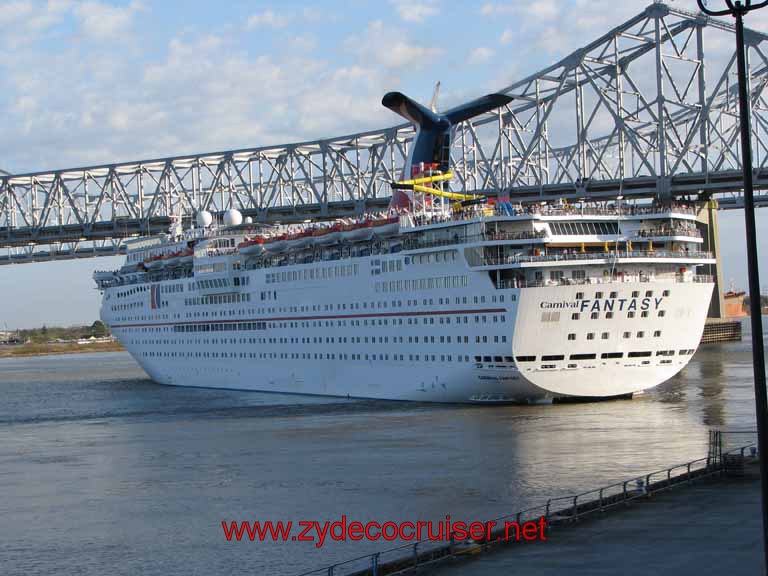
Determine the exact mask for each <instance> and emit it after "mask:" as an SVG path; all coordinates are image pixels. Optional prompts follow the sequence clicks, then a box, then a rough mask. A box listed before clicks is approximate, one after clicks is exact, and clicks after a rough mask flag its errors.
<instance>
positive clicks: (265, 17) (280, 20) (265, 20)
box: [246, 10, 289, 30]
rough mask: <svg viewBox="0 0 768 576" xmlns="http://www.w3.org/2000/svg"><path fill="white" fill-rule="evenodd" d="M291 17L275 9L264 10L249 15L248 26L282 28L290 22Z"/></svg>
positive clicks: (250, 27) (251, 27) (249, 27)
mask: <svg viewBox="0 0 768 576" xmlns="http://www.w3.org/2000/svg"><path fill="white" fill-rule="evenodd" d="M288 21H289V18H288V16H286V15H284V14H278V13H277V12H274V11H273V10H265V11H264V12H258V13H256V14H252V15H251V16H249V17H248V21H247V22H246V27H247V28H248V29H249V30H253V29H254V28H259V27H261V26H264V27H267V28H282V27H284V26H286V25H287V24H288Z"/></svg>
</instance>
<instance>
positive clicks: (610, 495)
mask: <svg viewBox="0 0 768 576" xmlns="http://www.w3.org/2000/svg"><path fill="white" fill-rule="evenodd" d="M755 446H756V443H755V442H750V443H749V444H746V445H744V446H739V447H737V448H734V449H732V450H729V451H728V452H722V454H720V455H719V456H715V455H713V454H712V450H711V448H710V454H709V455H707V456H706V457H704V458H697V459H695V460H690V461H688V462H683V463H681V464H676V465H674V466H669V467H667V468H662V469H658V470H655V471H653V472H650V473H648V474H642V475H640V476H635V477H632V478H628V479H626V480H623V481H621V482H615V483H613V484H608V485H605V486H601V487H599V488H595V489H594V490H587V491H584V492H579V493H576V494H570V495H567V496H560V497H556V498H550V499H548V500H547V501H545V502H541V503H540V504H538V505H535V506H531V507H529V508H526V509H525V510H520V511H519V512H514V513H512V514H506V515H504V516H499V517H498V518H494V519H491V520H487V521H485V522H481V523H482V524H483V525H484V526H489V525H490V526H492V529H491V531H490V535H488V534H486V536H485V537H484V538H481V539H479V540H465V541H463V542H457V541H455V540H453V539H450V540H448V541H446V540H429V539H424V540H419V541H418V542H409V543H407V544H403V545H400V546H396V547H393V548H389V549H387V550H383V551H381V552H374V553H372V554H365V555H362V556H358V557H357V558H352V559H351V560H346V561H343V562H337V563H336V564H333V565H331V566H326V567H323V568H319V569H316V570H310V571H309V572H303V573H301V574H300V575H299V576H363V575H367V576H380V575H383V574H390V575H394V574H406V573H414V572H415V571H417V570H419V569H420V568H424V567H427V566H429V565H434V564H436V563H438V562H442V561H446V560H449V559H452V558H460V557H462V556H465V555H467V554H478V553H482V552H486V551H489V550H491V549H494V548H495V547H498V546H503V545H504V543H505V541H506V532H507V527H508V523H509V525H511V526H514V524H512V523H516V524H517V526H518V527H522V526H523V525H524V524H525V523H526V522H535V523H537V524H538V523H539V522H540V521H542V520H543V521H544V523H545V527H546V529H547V530H549V529H551V528H552V527H553V526H563V525H567V524H572V523H574V522H576V521H577V520H579V519H581V518H585V517H588V516H591V515H593V514H602V513H604V512H606V511H608V510H611V509H614V508H621V507H624V506H629V505H631V503H633V502H635V501H639V500H647V499H650V498H651V497H652V496H653V495H655V494H659V493H662V492H665V491H667V490H673V489H675V488H680V487H684V486H690V485H691V484H693V483H694V482H697V481H700V480H704V479H708V478H712V477H716V476H725V475H727V474H729V466H728V464H727V463H728V462H729V461H730V460H734V459H738V460H739V461H740V462H747V461H754V460H755V458H757V457H758V454H757V451H756V449H755ZM492 523H493V524H492ZM467 524H469V523H467ZM510 542H514V540H510Z"/></svg>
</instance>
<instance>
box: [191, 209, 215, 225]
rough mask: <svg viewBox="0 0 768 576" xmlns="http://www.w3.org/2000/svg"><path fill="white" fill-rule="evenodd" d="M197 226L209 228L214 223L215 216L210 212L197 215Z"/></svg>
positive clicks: (204, 211) (205, 211)
mask: <svg viewBox="0 0 768 576" xmlns="http://www.w3.org/2000/svg"><path fill="white" fill-rule="evenodd" d="M195 220H196V221H197V225H198V226H200V227H201V228H207V227H208V226H210V225H211V224H212V223H213V215H212V214H211V213H210V212H208V210H202V211H200V212H198V213H197V218H196V219H195Z"/></svg>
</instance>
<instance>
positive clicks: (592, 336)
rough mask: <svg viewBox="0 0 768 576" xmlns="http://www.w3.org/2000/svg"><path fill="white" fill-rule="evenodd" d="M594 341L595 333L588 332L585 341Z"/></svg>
mask: <svg viewBox="0 0 768 576" xmlns="http://www.w3.org/2000/svg"><path fill="white" fill-rule="evenodd" d="M594 339H595V333H594V332H589V333H588V334H587V340H594Z"/></svg>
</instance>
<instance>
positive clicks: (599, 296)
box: [595, 292, 603, 300]
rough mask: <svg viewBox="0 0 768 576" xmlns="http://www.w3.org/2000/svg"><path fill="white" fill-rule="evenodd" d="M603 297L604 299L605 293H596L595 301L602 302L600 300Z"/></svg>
mask: <svg viewBox="0 0 768 576" xmlns="http://www.w3.org/2000/svg"><path fill="white" fill-rule="evenodd" d="M602 297H603V293H602V292H595V300H600V298H602Z"/></svg>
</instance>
